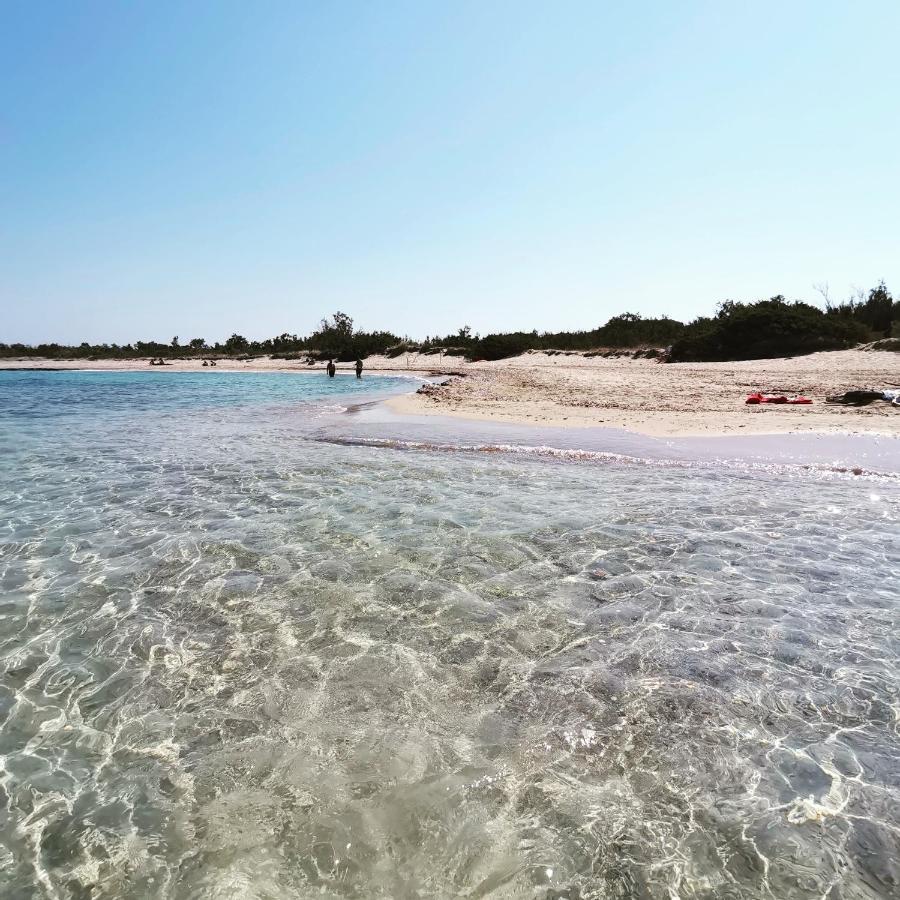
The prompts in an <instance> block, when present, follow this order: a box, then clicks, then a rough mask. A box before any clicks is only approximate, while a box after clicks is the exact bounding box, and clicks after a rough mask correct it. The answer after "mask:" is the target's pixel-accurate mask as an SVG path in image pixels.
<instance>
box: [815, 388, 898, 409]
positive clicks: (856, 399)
mask: <svg viewBox="0 0 900 900" xmlns="http://www.w3.org/2000/svg"><path fill="white" fill-rule="evenodd" d="M876 400H886V401H887V402H888V403H890V404H891V406H897V407H900V390H885V391H845V392H844V393H843V394H840V395H838V396H835V397H826V398H825V402H826V403H844V404H846V405H848V406H868V404H870V403H874V402H875V401H876Z"/></svg>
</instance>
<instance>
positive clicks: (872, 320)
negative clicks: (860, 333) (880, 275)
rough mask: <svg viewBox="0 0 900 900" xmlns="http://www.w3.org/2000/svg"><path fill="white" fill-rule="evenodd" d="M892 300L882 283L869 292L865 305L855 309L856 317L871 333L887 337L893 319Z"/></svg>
mask: <svg viewBox="0 0 900 900" xmlns="http://www.w3.org/2000/svg"><path fill="white" fill-rule="evenodd" d="M893 309H894V298H893V297H891V292H890V291H889V290H888V289H887V287H886V286H885V283H884V282H883V281H882V282H880V283H879V284H878V286H877V287H874V288H872V290H871V291H869V296H868V297H867V298H866V301H865V303H863V304H862V305H861V306H858V307H857V310H856V317H857V318H858V319H859V320H860V321H861V322H864V323H865V324H866V325H868V326H869V328H871V329H872V331H875V332H878V333H879V334H882V335H884V336H885V337H889V336H890V333H891V324H892V318H893Z"/></svg>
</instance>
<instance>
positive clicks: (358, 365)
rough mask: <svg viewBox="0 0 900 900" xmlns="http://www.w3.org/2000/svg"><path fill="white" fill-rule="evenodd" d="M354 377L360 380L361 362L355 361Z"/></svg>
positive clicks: (359, 360)
mask: <svg viewBox="0 0 900 900" xmlns="http://www.w3.org/2000/svg"><path fill="white" fill-rule="evenodd" d="M356 377H357V378H362V360H361V359H358V360H357V361H356Z"/></svg>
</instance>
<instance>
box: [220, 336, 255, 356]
mask: <svg viewBox="0 0 900 900" xmlns="http://www.w3.org/2000/svg"><path fill="white" fill-rule="evenodd" d="M249 347H250V341H248V340H247V338H245V337H244V336H243V335H242V334H232V335H231V337H230V338H228V340H227V341H225V352H226V353H246V352H247V350H248V348H249Z"/></svg>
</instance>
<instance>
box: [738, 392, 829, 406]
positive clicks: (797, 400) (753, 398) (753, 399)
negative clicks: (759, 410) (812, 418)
mask: <svg viewBox="0 0 900 900" xmlns="http://www.w3.org/2000/svg"><path fill="white" fill-rule="evenodd" d="M744 403H750V404H756V403H793V404H795V405H796V404H806V403H812V400H810V399H809V397H793V398H792V399H790V400H788V398H787V397H781V396H779V397H766V396H765V395H764V394H759V393H757V394H751V395H750V396H749V397H748V398H747V399H746V400H745V401H744Z"/></svg>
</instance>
